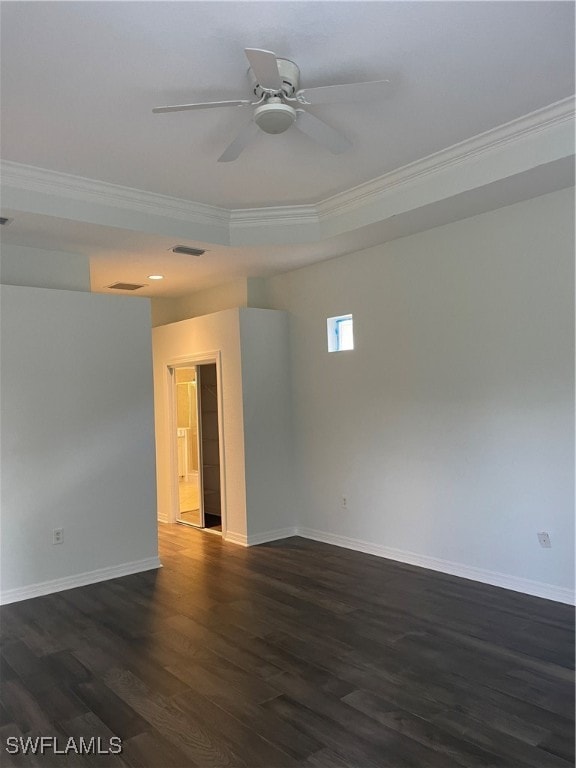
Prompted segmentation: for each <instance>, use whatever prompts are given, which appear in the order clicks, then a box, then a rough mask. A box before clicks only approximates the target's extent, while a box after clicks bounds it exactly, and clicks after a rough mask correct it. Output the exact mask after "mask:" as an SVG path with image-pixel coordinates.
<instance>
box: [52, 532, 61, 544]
mask: <svg viewBox="0 0 576 768" xmlns="http://www.w3.org/2000/svg"><path fill="white" fill-rule="evenodd" d="M63 543H64V528H54V530H53V531H52V544H63Z"/></svg>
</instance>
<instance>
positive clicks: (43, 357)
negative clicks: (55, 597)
mask: <svg viewBox="0 0 576 768" xmlns="http://www.w3.org/2000/svg"><path fill="white" fill-rule="evenodd" d="M0 290H1V294H0V298H1V305H0V308H1V319H2V326H1V329H2V336H1V344H2V347H1V351H2V366H1V419H2V518H1V523H2V537H1V538H2V550H1V554H2V570H1V575H2V594H3V599H5V600H8V599H17V598H18V597H22V596H27V595H28V594H32V593H33V591H34V589H38V590H39V591H40V592H42V591H53V590H54V589H58V588H63V586H65V585H69V586H72V585H73V582H74V580H75V579H78V578H80V579H81V578H82V574H86V573H88V572H91V571H103V570H104V571H106V569H112V570H113V569H114V568H116V567H121V568H123V569H124V570H130V569H133V570H142V569H144V568H145V567H153V565H154V560H155V558H156V557H157V554H158V552H157V533H156V486H155V467H154V423H153V395H152V357H151V340H150V305H149V302H148V301H145V300H142V299H139V300H136V299H132V298H123V297H119V296H102V295H97V294H89V293H82V292H80V291H61V290H53V289H42V288H24V287H13V286H2V287H1V289H0ZM60 527H62V528H64V543H63V544H62V545H57V546H54V545H53V544H52V531H53V529H54V528H60ZM100 575H102V574H100ZM104 575H108V577H109V576H110V575H113V574H112V573H111V571H110V570H108V571H106V574H104ZM96 578H97V576H94V575H93V577H92V578H90V579H88V580H89V581H93V580H95V579H96ZM26 590H32V592H31V593H29V592H27V591H26Z"/></svg>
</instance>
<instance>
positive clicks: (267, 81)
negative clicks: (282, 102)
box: [244, 48, 282, 91]
mask: <svg viewBox="0 0 576 768" xmlns="http://www.w3.org/2000/svg"><path fill="white" fill-rule="evenodd" d="M244 53H245V54H246V58H247V59H248V61H249V62H250V66H251V67H252V72H254V76H255V77H256V80H257V81H258V84H259V85H261V86H262V88H264V89H266V90H268V91H279V90H280V89H281V88H282V82H281V80H280V73H279V72H278V61H277V60H276V54H275V53H272V51H262V50H260V49H259V48H245V49H244Z"/></svg>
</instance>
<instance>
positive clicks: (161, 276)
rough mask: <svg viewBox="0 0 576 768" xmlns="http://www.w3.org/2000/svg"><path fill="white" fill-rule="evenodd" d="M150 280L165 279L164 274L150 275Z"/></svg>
mask: <svg viewBox="0 0 576 768" xmlns="http://www.w3.org/2000/svg"><path fill="white" fill-rule="evenodd" d="M148 280H164V275H148Z"/></svg>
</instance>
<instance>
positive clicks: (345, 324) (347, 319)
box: [327, 315, 354, 352]
mask: <svg viewBox="0 0 576 768" xmlns="http://www.w3.org/2000/svg"><path fill="white" fill-rule="evenodd" d="M352 322H353V321H352V315H339V316H338V317H329V318H328V321H327V323H328V352H343V351H344V350H346V349H354V331H353V327H352Z"/></svg>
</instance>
